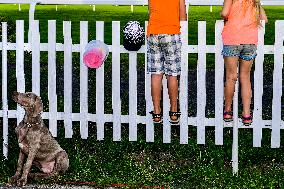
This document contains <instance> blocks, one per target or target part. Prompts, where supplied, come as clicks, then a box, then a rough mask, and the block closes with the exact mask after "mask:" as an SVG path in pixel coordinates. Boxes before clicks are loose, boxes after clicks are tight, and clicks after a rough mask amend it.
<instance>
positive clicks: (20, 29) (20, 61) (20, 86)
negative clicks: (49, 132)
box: [16, 20, 25, 124]
mask: <svg viewBox="0 0 284 189" xmlns="http://www.w3.org/2000/svg"><path fill="white" fill-rule="evenodd" d="M16 49H17V50H16V77H17V91H18V92H21V93H24V92H25V69H24V21H23V20H17V21H16ZM17 112H18V113H17V123H18V124H19V122H20V121H22V119H23V117H24V109H23V108H21V107H20V106H19V105H17Z"/></svg>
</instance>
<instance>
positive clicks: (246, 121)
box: [242, 115, 252, 126]
mask: <svg viewBox="0 0 284 189" xmlns="http://www.w3.org/2000/svg"><path fill="white" fill-rule="evenodd" d="M242 121H243V124H244V125H245V126H250V125H251V123H252V115H243V116H242Z"/></svg>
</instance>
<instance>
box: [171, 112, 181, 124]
mask: <svg viewBox="0 0 284 189" xmlns="http://www.w3.org/2000/svg"><path fill="white" fill-rule="evenodd" d="M169 116H170V123H171V124H172V125H178V124H179V118H180V112H172V111H169Z"/></svg>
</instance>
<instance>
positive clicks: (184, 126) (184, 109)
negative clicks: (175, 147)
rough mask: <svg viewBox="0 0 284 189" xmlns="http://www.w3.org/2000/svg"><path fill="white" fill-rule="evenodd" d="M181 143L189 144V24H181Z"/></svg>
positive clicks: (184, 22)
mask: <svg viewBox="0 0 284 189" xmlns="http://www.w3.org/2000/svg"><path fill="white" fill-rule="evenodd" d="M181 42H182V48H181V76H180V94H179V101H180V103H179V104H180V112H181V116H180V143H181V144H188V52H187V47H188V22H186V21H183V22H181Z"/></svg>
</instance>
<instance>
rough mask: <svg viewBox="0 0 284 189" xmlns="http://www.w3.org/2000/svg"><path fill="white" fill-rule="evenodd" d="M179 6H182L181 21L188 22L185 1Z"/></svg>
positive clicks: (182, 0)
mask: <svg viewBox="0 0 284 189" xmlns="http://www.w3.org/2000/svg"><path fill="white" fill-rule="evenodd" d="M179 4H180V8H179V19H180V21H186V20H187V15H186V6H185V0H180V1H179Z"/></svg>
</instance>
